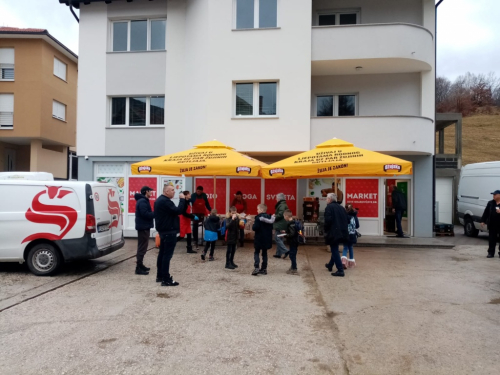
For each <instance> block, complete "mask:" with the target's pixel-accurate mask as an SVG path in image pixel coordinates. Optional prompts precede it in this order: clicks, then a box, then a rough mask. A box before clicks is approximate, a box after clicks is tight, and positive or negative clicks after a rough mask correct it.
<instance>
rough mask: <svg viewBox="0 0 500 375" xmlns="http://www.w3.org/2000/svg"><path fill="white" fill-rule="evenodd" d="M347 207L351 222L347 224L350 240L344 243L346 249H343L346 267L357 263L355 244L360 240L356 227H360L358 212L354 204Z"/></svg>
mask: <svg viewBox="0 0 500 375" xmlns="http://www.w3.org/2000/svg"><path fill="white" fill-rule="evenodd" d="M345 209H346V211H347V217H348V218H349V224H348V225H347V228H348V230H349V241H348V242H346V243H344V250H343V251H342V264H343V265H344V269H345V268H348V267H349V268H350V267H354V266H355V265H356V261H355V260H354V249H353V245H354V244H355V243H356V242H358V236H357V234H356V229H358V228H359V220H358V212H357V211H356V210H355V209H354V208H353V207H352V204H348V205H347V206H346V208H345ZM347 251H349V259H347Z"/></svg>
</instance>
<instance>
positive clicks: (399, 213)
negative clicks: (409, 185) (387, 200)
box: [395, 210, 405, 236]
mask: <svg viewBox="0 0 500 375" xmlns="http://www.w3.org/2000/svg"><path fill="white" fill-rule="evenodd" d="M403 212H405V211H404V210H396V212H395V215H396V226H397V229H398V232H397V233H398V236H402V235H403V227H402V226H401V220H403Z"/></svg>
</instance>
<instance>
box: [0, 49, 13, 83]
mask: <svg viewBox="0 0 500 375" xmlns="http://www.w3.org/2000/svg"><path fill="white" fill-rule="evenodd" d="M13 80H14V48H0V81H13Z"/></svg>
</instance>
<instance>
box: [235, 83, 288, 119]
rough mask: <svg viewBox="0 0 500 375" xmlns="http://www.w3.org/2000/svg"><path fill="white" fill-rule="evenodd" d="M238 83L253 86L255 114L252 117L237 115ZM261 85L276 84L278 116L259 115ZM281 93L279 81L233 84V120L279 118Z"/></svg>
mask: <svg viewBox="0 0 500 375" xmlns="http://www.w3.org/2000/svg"><path fill="white" fill-rule="evenodd" d="M238 83H252V84H253V114H252V115H245V116H243V115H237V114H236V85H237V84H238ZM259 83H276V114H275V115H259ZM279 92H280V82H279V80H277V79H271V80H260V81H235V82H233V111H232V118H234V119H241V118H279V97H280V96H279Z"/></svg>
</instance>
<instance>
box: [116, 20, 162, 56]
mask: <svg viewBox="0 0 500 375" xmlns="http://www.w3.org/2000/svg"><path fill="white" fill-rule="evenodd" d="M166 32H167V20H165V19H146V20H131V21H117V22H113V27H112V34H113V36H112V39H113V41H112V43H111V44H112V46H113V52H125V51H158V50H159V51H161V50H165V36H166Z"/></svg>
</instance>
